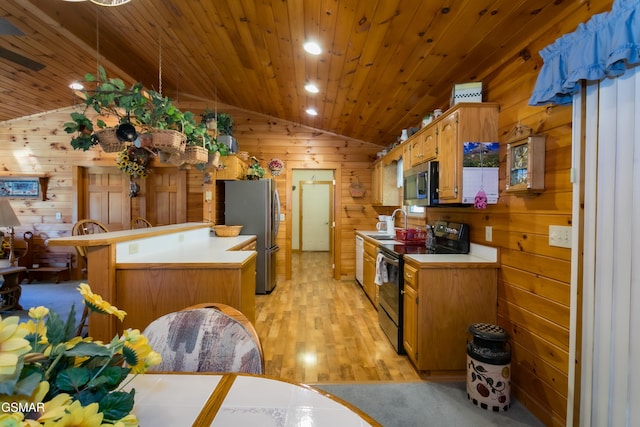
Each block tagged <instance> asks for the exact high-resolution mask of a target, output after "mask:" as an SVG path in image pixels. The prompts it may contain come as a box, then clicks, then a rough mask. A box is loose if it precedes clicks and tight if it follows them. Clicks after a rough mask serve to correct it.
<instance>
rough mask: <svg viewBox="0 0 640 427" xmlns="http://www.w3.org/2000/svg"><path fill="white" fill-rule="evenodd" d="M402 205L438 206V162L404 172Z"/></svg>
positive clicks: (423, 164) (427, 163)
mask: <svg viewBox="0 0 640 427" xmlns="http://www.w3.org/2000/svg"><path fill="white" fill-rule="evenodd" d="M403 194H404V204H405V205H407V206H410V205H414V206H435V205H437V204H438V162H426V163H422V164H420V165H418V166H416V167H413V168H411V169H408V170H406V171H405V172H404V180H403Z"/></svg>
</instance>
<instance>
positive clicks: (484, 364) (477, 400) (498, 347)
mask: <svg viewBox="0 0 640 427" xmlns="http://www.w3.org/2000/svg"><path fill="white" fill-rule="evenodd" d="M468 331H469V333H470V334H471V335H472V339H471V340H467V397H468V398H469V400H470V401H471V402H473V404H474V405H476V406H479V407H481V408H483V409H487V410H490V411H493V412H500V411H506V410H507V409H509V407H510V406H511V396H510V394H511V346H510V345H509V334H508V333H507V331H505V330H504V329H503V328H501V327H499V326H496V325H492V324H489V323H474V324H472V325H470V326H469V328H468Z"/></svg>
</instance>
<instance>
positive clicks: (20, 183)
mask: <svg viewBox="0 0 640 427" xmlns="http://www.w3.org/2000/svg"><path fill="white" fill-rule="evenodd" d="M39 196H40V181H39V180H38V178H1V177H0V197H39Z"/></svg>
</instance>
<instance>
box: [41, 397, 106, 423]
mask: <svg viewBox="0 0 640 427" xmlns="http://www.w3.org/2000/svg"><path fill="white" fill-rule="evenodd" d="M103 416H104V415H103V414H102V412H98V404H97V403H91V404H89V405H87V406H82V405H81V404H80V402H79V401H78V400H75V401H73V403H71V405H69V406H67V408H66V410H65V413H64V415H63V416H62V417H61V418H60V419H57V420H49V421H46V422H45V423H44V426H45V427H101V426H102V418H103Z"/></svg>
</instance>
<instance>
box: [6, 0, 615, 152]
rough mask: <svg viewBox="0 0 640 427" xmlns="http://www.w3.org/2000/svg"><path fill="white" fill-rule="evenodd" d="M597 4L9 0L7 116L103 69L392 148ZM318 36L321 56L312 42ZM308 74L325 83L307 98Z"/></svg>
mask: <svg viewBox="0 0 640 427" xmlns="http://www.w3.org/2000/svg"><path fill="white" fill-rule="evenodd" d="M593 3H594V4H593V5H591V4H590V2H588V1H568V0H564V1H562V0H536V1H531V0H486V1H480V0H422V1H417V0H350V1H345V0H132V1H131V2H130V3H128V4H125V5H122V6H118V7H101V6H97V5H95V4H93V3H91V2H89V1H74V2H71V1H63V0H3V1H2V2H0V96H1V97H2V98H1V108H0V121H4V120H9V119H14V118H18V117H23V116H28V115H31V114H35V113H39V112H43V111H48V110H53V109H57V108H61V107H66V106H69V105H72V104H75V103H77V99H74V97H73V95H72V92H71V90H70V89H69V88H68V85H69V83H70V82H72V81H74V80H82V79H83V76H84V74H85V73H87V72H91V73H95V71H96V69H97V65H98V64H100V65H103V66H104V67H105V68H106V69H107V72H108V74H109V75H110V76H111V77H120V78H122V79H123V80H125V81H126V82H128V83H133V82H134V81H140V82H142V83H143V84H144V85H145V86H146V87H149V88H153V89H156V90H161V91H162V93H163V94H165V95H168V96H170V97H172V98H175V99H176V100H178V101H180V100H205V101H206V102H207V103H209V104H210V106H211V108H215V105H216V101H217V102H220V103H223V104H230V105H234V106H236V107H239V108H241V109H245V110H248V111H254V112H257V113H261V114H267V115H270V116H273V117H276V118H280V119H284V120H289V121H291V122H294V123H300V124H302V125H307V126H311V127H314V128H317V129H321V130H325V131H328V132H332V133H336V134H341V135H344V136H348V137H351V138H355V139H358V140H362V141H367V142H372V143H376V144H381V145H387V144H390V143H392V142H393V141H395V139H396V137H397V136H398V135H399V134H400V131H401V129H403V128H407V127H410V126H416V125H417V124H418V123H419V122H420V120H421V118H422V116H423V115H424V114H425V113H426V112H428V111H432V110H433V109H434V108H446V107H447V106H448V99H449V95H450V93H451V88H452V86H453V84H454V83H461V82H468V81H476V80H482V79H483V77H485V76H487V75H488V74H489V73H491V72H492V71H493V70H495V69H496V67H499V66H500V64H502V63H504V62H505V61H507V60H510V59H513V58H514V57H516V56H518V55H522V52H523V51H524V50H525V49H526V48H527V43H529V42H530V41H531V40H534V39H535V38H536V37H537V36H539V35H540V34H541V32H542V31H553V28H554V25H555V24H556V23H558V22H560V21H561V20H562V19H563V18H565V17H566V16H568V15H569V14H571V13H574V12H575V11H576V10H577V9H578V8H579V7H597V6H596V5H595V3H597V2H596V1H594V2H593ZM606 3H610V2H608V1H607V2H606ZM585 5H586V6H585ZM558 36H560V34H558ZM309 38H313V39H316V40H317V41H319V43H320V44H321V46H322V48H323V52H322V53H321V54H320V55H319V56H315V57H314V56H310V55H308V54H307V53H306V52H304V50H303V49H302V43H303V42H304V41H305V40H306V39H309ZM531 55H535V56H536V57H537V52H531ZM307 82H313V83H315V84H316V85H317V86H318V87H319V89H320V92H319V93H318V94H315V95H313V94H309V93H307V92H306V91H305V89H304V85H305V83H307ZM308 106H313V107H315V108H316V110H317V111H318V115H317V116H315V117H312V116H308V115H307V114H306V113H305V109H306V108H307V107H308Z"/></svg>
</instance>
